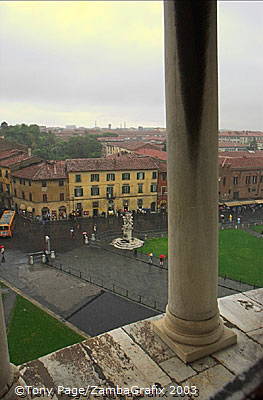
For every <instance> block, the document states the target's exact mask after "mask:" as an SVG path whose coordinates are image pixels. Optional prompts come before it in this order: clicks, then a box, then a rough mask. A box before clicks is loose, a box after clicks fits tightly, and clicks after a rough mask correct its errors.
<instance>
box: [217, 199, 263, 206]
mask: <svg viewBox="0 0 263 400" xmlns="http://www.w3.org/2000/svg"><path fill="white" fill-rule="evenodd" d="M258 201H260V202H261V203H262V204H263V200H254V199H252V200H243V201H228V202H225V203H224V204H225V206H227V207H237V206H247V205H249V204H261V203H258Z"/></svg>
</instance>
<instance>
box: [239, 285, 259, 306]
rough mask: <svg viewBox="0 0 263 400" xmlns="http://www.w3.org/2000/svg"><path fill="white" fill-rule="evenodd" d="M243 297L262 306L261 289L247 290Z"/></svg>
mask: <svg viewBox="0 0 263 400" xmlns="http://www.w3.org/2000/svg"><path fill="white" fill-rule="evenodd" d="M244 296H247V297H249V298H250V299H252V300H255V301H256V302H258V303H259V304H261V305H262V306H263V290H262V289H255V290H249V291H248V292H245V293H244Z"/></svg>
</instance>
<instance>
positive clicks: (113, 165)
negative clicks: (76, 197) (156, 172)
mask: <svg viewBox="0 0 263 400" xmlns="http://www.w3.org/2000/svg"><path fill="white" fill-rule="evenodd" d="M66 168H67V171H68V172H81V171H121V170H134V169H138V170H139V169H156V168H157V166H156V163H155V162H154V160H153V159H151V158H150V157H135V156H134V155H130V154H127V155H125V156H119V157H118V156H116V157H114V158H108V157H107V158H77V159H71V160H66Z"/></svg>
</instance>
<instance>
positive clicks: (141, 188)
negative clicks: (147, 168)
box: [138, 183, 143, 193]
mask: <svg viewBox="0 0 263 400" xmlns="http://www.w3.org/2000/svg"><path fill="white" fill-rule="evenodd" d="M138 193H143V183H138Z"/></svg>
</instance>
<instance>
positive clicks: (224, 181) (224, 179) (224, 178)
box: [223, 176, 226, 186]
mask: <svg viewBox="0 0 263 400" xmlns="http://www.w3.org/2000/svg"><path fill="white" fill-rule="evenodd" d="M223 186H226V177H225V176H224V177H223Z"/></svg>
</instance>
